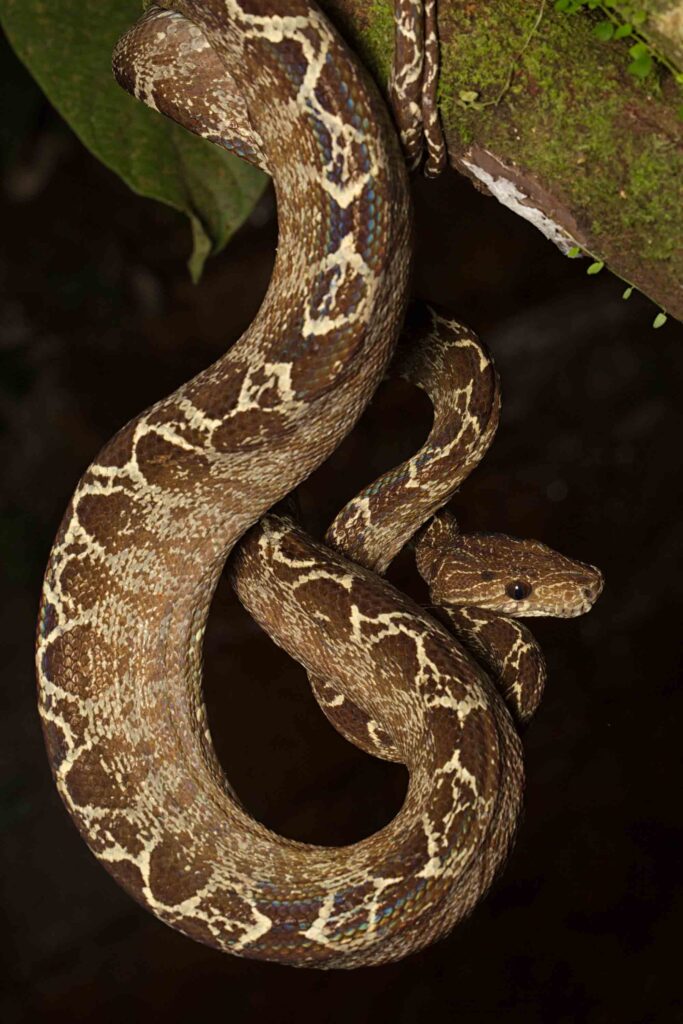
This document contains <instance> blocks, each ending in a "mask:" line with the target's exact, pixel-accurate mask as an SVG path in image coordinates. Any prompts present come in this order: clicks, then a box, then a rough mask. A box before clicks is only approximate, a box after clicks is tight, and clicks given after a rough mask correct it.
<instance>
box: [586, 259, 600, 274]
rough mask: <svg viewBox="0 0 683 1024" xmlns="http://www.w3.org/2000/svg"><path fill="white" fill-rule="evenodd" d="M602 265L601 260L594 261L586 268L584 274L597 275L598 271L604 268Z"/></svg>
mask: <svg viewBox="0 0 683 1024" xmlns="http://www.w3.org/2000/svg"><path fill="white" fill-rule="evenodd" d="M604 265H605V263H604V261H603V260H595V262H594V263H591V265H590V267H588V268H587V270H586V273H587V274H599V273H600V271H601V270H602V268H603V267H604Z"/></svg>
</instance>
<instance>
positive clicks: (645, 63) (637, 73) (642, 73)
mask: <svg viewBox="0 0 683 1024" xmlns="http://www.w3.org/2000/svg"><path fill="white" fill-rule="evenodd" d="M653 67H654V61H653V59H652V57H651V55H650V54H649V53H645V54H643V55H642V56H640V57H636V59H635V60H632V61H631V63H630V64H629V65H628V67H627V68H626V70H627V71H628V73H629V74H630V75H633V77H634V78H647V76H648V75H649V74H650V72H651V71H652V69H653Z"/></svg>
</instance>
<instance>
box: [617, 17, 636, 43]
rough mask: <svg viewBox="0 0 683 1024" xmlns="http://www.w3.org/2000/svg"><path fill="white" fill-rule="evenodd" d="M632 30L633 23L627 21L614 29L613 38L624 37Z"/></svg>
mask: <svg viewBox="0 0 683 1024" xmlns="http://www.w3.org/2000/svg"><path fill="white" fill-rule="evenodd" d="M632 32H633V25H631V23H630V22H628V21H627V22H625V23H624V24H623V25H620V26H619V28H618V29H616V31H615V33H614V38H615V39H626V37H627V36H630V35H631V33H632Z"/></svg>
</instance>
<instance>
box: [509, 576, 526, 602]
mask: <svg viewBox="0 0 683 1024" xmlns="http://www.w3.org/2000/svg"><path fill="white" fill-rule="evenodd" d="M505 593H506V594H507V596H508V597H511V598H512V599H513V600H514V601H523V600H524V598H525V597H528V596H529V594H530V593H531V584H530V583H526V582H525V581H524V580H516V581H515V582H514V583H508V585H507V587H506V588H505Z"/></svg>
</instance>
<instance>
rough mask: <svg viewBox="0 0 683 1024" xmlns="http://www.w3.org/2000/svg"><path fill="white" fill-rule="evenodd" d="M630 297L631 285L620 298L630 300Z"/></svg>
mask: <svg viewBox="0 0 683 1024" xmlns="http://www.w3.org/2000/svg"><path fill="white" fill-rule="evenodd" d="M632 295H633V285H632V284H630V285H629V286H628V288H627V289H626V291H625V292H624V293H623V294H622V296H621V297H622V299H630V298H631V296H632Z"/></svg>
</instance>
